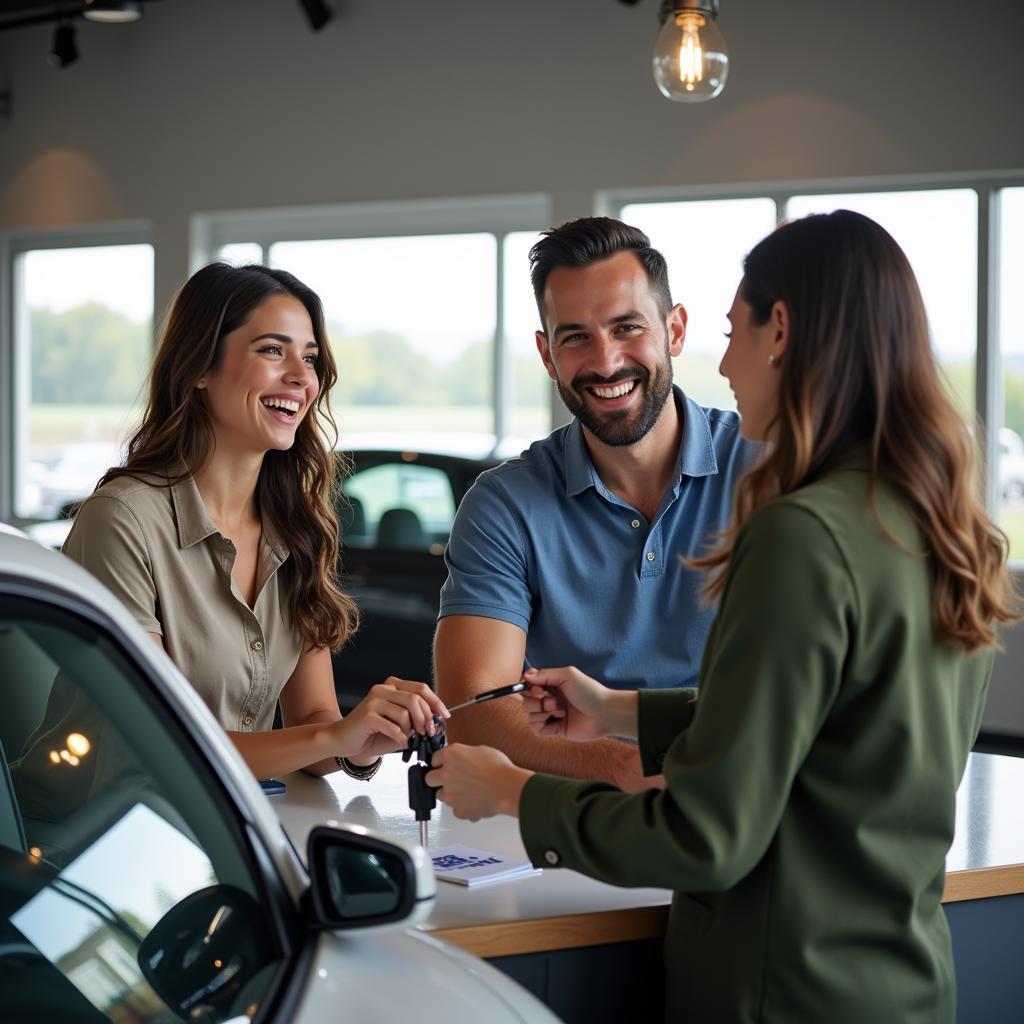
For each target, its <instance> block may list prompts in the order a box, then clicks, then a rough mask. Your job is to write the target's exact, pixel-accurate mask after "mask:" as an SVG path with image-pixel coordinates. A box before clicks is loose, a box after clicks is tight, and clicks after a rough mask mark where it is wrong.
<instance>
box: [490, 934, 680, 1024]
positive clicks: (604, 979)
mask: <svg viewBox="0 0 1024 1024" xmlns="http://www.w3.org/2000/svg"><path fill="white" fill-rule="evenodd" d="M489 962H490V963H492V964H493V965H494V966H495V967H497V968H498V969H499V970H501V971H504V972H505V973H506V974H507V975H508V976H509V977H510V978H512V979H513V980H515V981H517V982H519V984H520V985H522V986H523V987H524V988H526V989H529V990H530V991H531V992H532V993H533V994H534V995H535V996H536V997H537V998H538V999H540V1000H541V1002H543V1003H545V1004H546V1005H547V1006H548V1007H549V1008H550V1010H551V1011H552V1012H553V1013H555V1014H557V1015H558V1016H559V1017H561V1018H562V1020H563V1021H565V1024H624V1022H626V1021H630V1022H636V1024H647V1022H651V1024H659V1022H660V1021H661V1020H662V1019H663V1018H664V1009H663V1007H664V989H665V968H664V965H663V963H662V959H661V940H660V939H647V940H645V941H643V942H615V943H611V944H610V945H606V946H586V947H584V948H582V949H563V950H558V951H556V952H553V953H526V954H524V955H522V956H501V957H495V958H494V959H493V960H491V961H489Z"/></svg>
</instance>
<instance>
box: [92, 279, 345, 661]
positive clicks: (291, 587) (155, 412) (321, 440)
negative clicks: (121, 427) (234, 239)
mask: <svg viewBox="0 0 1024 1024" xmlns="http://www.w3.org/2000/svg"><path fill="white" fill-rule="evenodd" d="M281 294H285V295H291V296H292V297H293V298H295V299H298V301H299V302H301V303H302V305H303V306H305V308H306V311H307V312H308V313H309V319H310V320H311V321H312V324H313V336H314V338H315V339H316V341H317V343H318V345H319V351H318V353H317V357H316V367H315V368H316V375H317V379H318V380H319V382H320V391H319V394H318V395H317V397H316V400H315V402H314V403H313V408H312V409H311V410H310V411H309V412H308V413H307V415H306V416H305V417H304V418H303V420H302V422H301V423H300V424H299V425H298V427H297V428H296V430H295V443H294V444H293V445H292V447H291V448H289V449H288V450H287V451H276V450H273V451H268V452H267V453H266V455H264V457H263V464H262V466H261V468H260V475H259V479H258V480H257V483H256V496H255V497H256V503H257V506H258V508H259V509H260V512H261V514H262V515H263V516H265V517H266V518H267V519H269V520H270V522H271V523H272V524H273V526H274V528H275V529H276V531H277V532H278V534H280V536H281V537H283V538H286V539H287V544H288V551H289V557H288V560H287V561H286V562H285V564H284V566H283V567H282V570H281V571H282V574H283V579H284V581H285V586H286V592H287V604H288V608H289V610H290V612H291V618H292V623H293V625H294V627H295V629H297V630H298V632H299V635H300V636H301V637H302V638H303V640H304V641H305V643H306V644H308V645H309V647H311V648H316V647H330V648H332V649H334V648H337V647H339V646H341V644H343V643H344V642H345V640H346V639H347V638H348V636H349V635H350V634H351V633H352V632H353V631H354V630H355V629H356V627H357V626H358V623H359V612H358V609H357V608H356V604H355V602H354V601H353V600H352V599H351V598H350V597H348V596H347V595H346V594H344V593H342V591H341V588H340V586H339V584H338V523H337V520H336V518H335V516H334V514H333V511H332V508H333V506H334V498H335V489H336V487H337V481H338V479H339V478H340V467H339V464H338V462H337V460H336V456H335V454H334V445H335V443H336V442H337V437H338V431H337V426H336V424H335V422H334V417H333V416H332V415H331V408H330V402H329V393H330V390H331V388H332V387H333V385H334V382H335V381H336V380H337V377H338V372H337V368H336V366H335V363H334V357H333V355H332V354H331V349H330V345H329V344H328V341H327V331H326V328H325V327H324V313H323V307H322V305H321V303H320V299H319V297H318V296H317V295H316V293H315V292H314V291H313V290H312V289H310V288H307V287H306V285H304V284H303V283H302V282H301V281H299V280H298V278H296V277H294V276H293V275H292V274H289V273H287V272H286V271H284V270H274V269H271V268H270V267H263V266H258V265H255V264H253V265H249V266H245V267H232V266H230V265H229V264H227V263H211V264H210V265H209V266H206V267H203V268H202V269H201V270H198V271H196V273H195V274H193V275H192V276H191V277H190V278H189V279H188V281H186V282H185V284H184V285H183V286H182V287H181V289H180V290H179V292H178V294H177V295H176V296H175V298H174V301H173V302H172V303H171V307H170V310H169V312H168V314H167V318H166V320H165V322H164V326H163V330H162V331H161V334H160V340H159V342H158V343H157V348H156V355H155V356H154V358H153V366H152V368H151V370H150V373H149V395H148V400H147V402H146V408H145V411H144V412H143V415H142V423H141V425H140V426H139V428H138V430H136V432H135V434H134V435H133V437H132V439H131V440H130V441H129V442H128V452H127V457H126V459H125V462H124V464H123V465H122V466H117V467H115V468H113V469H110V470H108V471H107V473H106V474H105V475H104V477H103V479H102V480H100V482H99V486H100V487H102V486H103V484H105V483H106V482H107V481H108V480H114V479H115V478H117V477H119V476H133V477H139V476H143V477H145V478H147V479H151V478H152V477H154V476H155V477H157V478H161V477H163V478H165V479H166V480H167V484H168V485H170V484H172V483H176V482H177V481H179V480H182V479H184V478H186V477H187V476H189V475H190V474H191V473H193V472H195V471H197V470H198V469H199V468H200V467H201V466H202V465H203V463H204V462H205V461H206V459H207V458H208V457H209V456H210V454H211V453H212V451H213V445H214V434H213V424H212V422H211V419H210V413H209V408H208V405H207V402H206V400H205V398H204V397H203V394H202V392H200V391H197V390H196V384H197V383H198V381H199V379H200V378H201V377H202V376H203V375H204V374H206V373H208V372H209V371H210V370H211V369H214V368H215V367H216V366H217V365H218V363H219V362H220V359H221V356H222V353H223V348H224V338H225V337H226V336H227V335H228V334H230V333H231V332H232V331H234V330H237V329H238V328H239V327H241V326H242V325H243V324H244V323H245V322H246V321H247V320H248V319H249V316H250V315H251V314H252V312H253V310H254V309H255V308H256V307H257V306H259V305H260V303H262V302H264V301H265V300H266V299H268V298H269V297H270V296H272V295H281ZM177 467H182V470H181V471H180V472H178V473H177V474H176V475H175V474H174V471H175V469H176V468H177Z"/></svg>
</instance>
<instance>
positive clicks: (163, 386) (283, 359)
mask: <svg viewBox="0 0 1024 1024" xmlns="http://www.w3.org/2000/svg"><path fill="white" fill-rule="evenodd" d="M336 379H337V370H336V367H335V364H334V358H333V356H332V355H331V350H330V344H329V341H328V338H327V333H326V330H325V328H324V316H323V309H322V307H321V304H320V300H319V298H318V297H317V295H316V294H315V293H314V292H313V291H312V290H311V289H309V288H308V287H306V286H305V285H304V284H302V282H301V281H299V280H298V279H297V278H295V277H294V276H293V275H292V274H289V273H287V272H286V271H283V270H277V269H271V268H268V267H263V266H257V265H250V266H245V267H232V266H230V265H228V264H226V263H213V264H210V265H209V266H207V267H204V268H202V269H201V270H199V271H197V272H196V273H195V274H194V275H193V276H192V277H191V278H190V279H189V280H188V281H187V282H186V283H185V284H184V285H183V286H182V288H181V290H180V291H179V292H178V294H177V296H176V297H175V299H174V301H173V303H172V305H171V308H170V311H169V313H168V315H167V320H166V323H165V325H164V329H163V331H162V333H161V337H160V340H159V343H158V345H157V350H156V355H155V357H154V360H153V367H152V370H151V372H150V378H149V395H148V401H147V403H146V408H145V411H144V413H143V417H142V422H141V424H140V426H139V428H138V429H137V430H136V432H135V434H134V435H133V437H132V438H131V440H130V441H129V444H128V451H127V457H126V459H125V462H124V465H122V466H118V467H115V468H113V469H111V470H109V471H108V472H107V473H106V474H105V476H104V477H103V479H102V480H101V481H100V484H99V486H98V487H97V489H96V491H95V492H94V493H93V495H92V496H91V497H90V498H89V499H88V500H87V501H86V502H85V503H84V504H83V506H82V508H81V509H80V510H79V512H78V514H77V516H76V518H75V524H74V527H73V529H72V531H71V534H70V535H69V537H68V540H67V542H66V544H65V547H64V550H65V553H66V554H68V555H69V556H70V557H72V558H74V559H75V560H76V561H78V562H80V563H81V564H82V565H84V566H85V568H87V569H89V570H90V571H92V572H93V573H94V574H95V575H96V576H98V577H99V578H100V579H101V581H102V582H103V583H105V584H106V585H107V586H108V587H109V588H110V589H111V590H112V591H113V592H114V594H115V595H116V596H117V597H119V598H120V599H121V601H122V602H123V603H124V604H125V605H126V606H127V607H128V609H129V610H130V611H131V612H132V614H133V615H134V617H135V619H136V620H137V621H138V622H139V623H140V624H141V625H142V626H143V628H144V629H146V630H147V631H148V632H149V633H150V634H151V635H152V637H153V639H154V640H155V641H156V643H158V644H159V645H160V646H161V647H162V648H163V649H164V650H165V651H166V652H167V653H168V655H170V657H171V658H172V659H173V660H174V662H175V663H176V664H177V665H178V667H179V668H180V669H181V670H182V672H183V674H184V675H185V676H186V677H187V678H188V679H189V680H190V681H191V682H192V684H193V685H194V686H195V688H196V689H197V690H198V691H199V693H200V695H201V696H202V697H203V699H204V700H205V701H206V703H207V704H208V705H209V707H210V709H211V710H212V711H213V713H214V714H215V715H216V716H217V718H218V719H219V720H220V722H221V724H222V725H223V726H224V728H225V729H227V730H228V732H229V735H230V736H231V738H232V739H233V740H234V742H235V745H236V746H237V747H238V749H239V751H240V752H241V753H242V756H243V757H244V758H245V759H246V760H247V762H248V763H249V765H250V767H251V768H252V770H253V772H254V774H256V775H257V776H258V777H260V778H265V777H267V776H269V775H272V774H279V773H283V772H288V771H295V770H297V769H300V768H302V769H305V770H307V771H311V772H314V773H317V774H322V773H324V772H327V771H334V770H336V769H337V768H342V769H343V770H345V771H346V772H348V773H349V774H351V775H353V776H355V777H357V778H369V777H370V776H372V774H373V772H374V771H375V770H376V765H377V763H378V760H379V755H380V754H381V753H383V752H384V751H386V750H392V749H395V748H396V747H401V746H404V745H405V742H406V736H407V735H408V733H409V731H410V730H411V729H417V730H419V731H429V730H430V729H431V728H432V724H433V719H432V715H433V714H434V713H435V712H437V713H445V711H444V706H443V704H442V703H441V702H440V701H439V700H438V698H437V697H436V696H435V695H434V694H433V693H432V692H431V691H430V689H429V687H427V686H425V685H424V684H422V683H410V682H405V681H403V680H396V679H389V680H388V681H387V682H386V683H382V684H378V685H377V686H375V687H374V688H373V689H372V690H371V691H370V694H369V695H368V696H367V697H366V698H365V699H364V700H363V701H362V702H361V703H360V704H359V705H358V706H357V707H356V708H355V709H354V710H353V711H352V713H351V714H350V715H348V717H346V718H344V719H343V718H342V716H341V713H340V711H339V708H338V702H337V697H336V695H335V692H334V682H333V673H332V671H331V662H330V651H331V649H334V648H337V647H338V646H340V645H341V644H342V643H344V641H345V640H346V639H347V637H348V636H349V635H350V634H351V633H352V631H353V630H354V629H355V628H356V626H357V624H358V611H357V608H356V605H355V603H354V602H353V601H352V599H351V598H350V597H348V596H347V595H346V594H344V593H343V592H342V590H341V588H340V586H339V582H338V568H337V562H338V527H337V521H336V519H335V517H334V515H333V514H332V488H333V487H334V485H335V484H334V482H335V474H336V462H335V458H336V457H335V454H334V450H333V449H334V443H335V441H336V438H337V434H336V429H335V425H334V420H333V418H332V417H331V413H330V406H329V403H328V396H329V392H330V389H331V387H332V385H333V384H334V382H335V380H336ZM279 703H280V710H281V717H282V721H283V723H284V726H285V728H283V729H280V730H274V731H271V726H272V724H273V720H274V713H275V710H276V708H277V707H278V704H279Z"/></svg>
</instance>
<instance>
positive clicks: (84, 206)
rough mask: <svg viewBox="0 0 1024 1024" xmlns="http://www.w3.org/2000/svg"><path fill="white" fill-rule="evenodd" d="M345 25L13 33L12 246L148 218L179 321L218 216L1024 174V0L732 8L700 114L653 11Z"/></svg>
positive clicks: (261, 12)
mask: <svg viewBox="0 0 1024 1024" xmlns="http://www.w3.org/2000/svg"><path fill="white" fill-rule="evenodd" d="M336 7H337V8H338V9H339V17H338V18H337V19H336V20H335V21H334V22H333V23H332V24H330V25H329V26H328V27H327V28H326V29H325V30H324V31H323V32H322V33H320V34H319V35H313V34H312V33H311V32H310V31H309V29H308V28H307V26H306V24H305V22H304V20H303V19H302V17H301V16H300V14H299V12H298V5H297V3H294V2H292V0H276V2H274V0H218V2H216V3H211V2H209V0H161V2H159V3H153V4H151V5H149V7H148V8H147V12H146V15H145V18H144V19H143V20H142V22H140V23H139V24H137V25H133V26H123V27H121V26H115V27H110V26H99V25H90V24H87V23H79V25H80V29H79V48H80V50H81V53H82V56H81V60H80V61H79V63H78V64H76V65H74V66H73V67H71V68H69V69H67V70H65V71H62V72H57V71H54V70H53V69H51V68H50V67H48V66H47V65H46V63H45V61H44V60H43V57H44V55H45V53H46V52H47V50H48V47H49V40H50V35H51V32H52V29H51V28H50V27H48V26H43V27H38V28H30V29H24V30H21V31H18V32H11V33H6V34H0V86H2V85H4V84H5V83H6V84H9V85H10V87H11V89H12V93H13V114H12V117H11V118H10V120H9V121H8V122H7V123H6V124H3V125H0V231H2V230H4V229H13V230H26V229H37V228H57V227H64V226H69V225H78V224H89V223H94V222H103V221H111V220H122V219H143V220H146V221H148V222H149V223H150V225H151V231H152V239H153V242H154V244H155V245H156V249H157V303H158V306H162V305H163V304H164V303H165V302H166V301H167V299H168V298H169V297H170V295H171V293H172V291H173V289H174V287H175V286H176V285H177V283H178V282H179V281H180V280H181V278H182V276H183V275H184V274H185V272H186V270H187V264H188V230H189V217H190V216H191V215H192V214H194V213H196V212H199V211H211V210H230V209H244V208H251V207H266V206H289V205H296V204H307V203H311V204H319V203H336V202H353V201H361V200H382V199H385V200H386V199H397V198H419V197H441V196H472V195H489V194H499V193H517V192H547V193H549V194H550V195H551V196H552V198H553V209H554V214H555V217H556V219H564V218H568V217H572V216H576V215H579V214H583V213H587V212H590V211H591V210H592V208H593V203H594V193H595V192H596V191H598V190H600V189H607V188H616V187H646V186H668V185H673V186H678V185H691V184H723V183H743V182H770V181H791V180H810V179H830V178H849V177H861V176H893V175H933V174H936V173H942V172H950V173H962V172H968V173H970V172H984V171H1002V170H1015V169H1020V168H1024V132H1022V131H1021V128H1020V124H1021V101H1022V99H1024V60H1022V59H1021V57H1020V40H1021V38H1024V4H1022V3H1020V0H976V2H974V3H971V4H966V5H965V4H964V3H963V2H962V0H961V2H953V0H886V2H884V3H883V2H881V0H862V2H858V3H849V2H844V0H770V2H769V0H723V3H722V8H723V9H722V14H721V19H720V25H721V27H722V30H723V32H724V33H725V35H726V37H727V39H728V41H729V44H730V49H731V53H732V67H731V71H730V77H729V82H728V86H727V88H726V90H725V92H724V94H723V95H722V96H721V97H720V98H719V99H717V100H715V101H714V102H713V103H709V104H704V105H701V106H693V107H690V106H683V105H676V104H671V103H669V102H667V101H665V100H663V99H662V98H661V97H660V96H659V95H658V93H657V91H656V90H655V88H654V85H653V83H652V81H651V76H650V70H649V61H648V54H649V50H650V47H651V45H652V43H653V39H654V35H655V33H656V31H657V22H656V17H655V14H656V9H657V0H645V2H644V3H642V4H641V5H640V6H639V7H638V8H628V7H625V6H623V5H622V4H619V3H616V2H615V0H515V2H513V3H497V2H496V0H434V2H432V3H426V2H424V0H387V2H385V0H337V3H336ZM681 298H683V299H684V301H685V296H682V297H681ZM1008 642H1009V644H1010V647H1009V649H1008V653H1007V654H1006V655H1004V656H1002V657H1001V659H1000V661H999V666H998V670H997V678H996V681H995V686H996V694H995V695H994V697H993V704H992V707H993V709H994V710H995V709H998V716H997V717H998V719H999V721H1000V722H1002V723H1016V724H1014V728H1015V729H1017V730H1018V731H1019V732H1020V733H1021V734H1024V694H1022V690H1024V687H1020V686H1019V685H1017V679H1016V676H1017V668H1016V666H1019V665H1020V664H1021V663H1022V660H1024V630H1018V631H1017V632H1016V634H1014V635H1011V636H1010V637H1008ZM989 724H990V725H992V724H994V723H992V722H990V723H989Z"/></svg>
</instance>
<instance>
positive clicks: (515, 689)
mask: <svg viewBox="0 0 1024 1024" xmlns="http://www.w3.org/2000/svg"><path fill="white" fill-rule="evenodd" d="M528 685H529V684H528V683H523V682H519V683H511V684H510V685H508V686H499V687H498V688H497V689H496V690H485V691H484V692H483V693H478V694H477V695H476V696H475V697H473V698H472V699H471V700H466V701H463V702H462V703H461V704H456V705H455V707H453V708H449V709H448V711H449V712H451V713H452V714H454V713H455V712H456V711H458V710H459V708H468V707H469V705H470V704H479V703H480V702H481V701H484V700H494V698H495V697H508V696H509V695H510V694H513V693H522V692H523V690H525V689H526V687H527V686H528Z"/></svg>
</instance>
